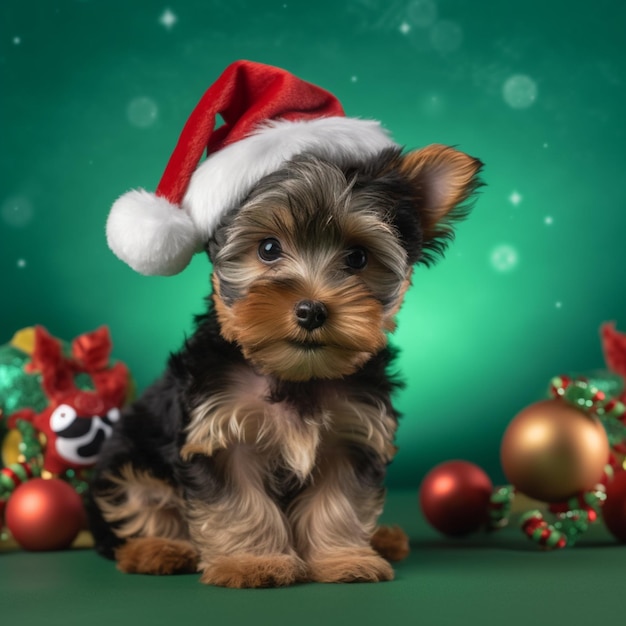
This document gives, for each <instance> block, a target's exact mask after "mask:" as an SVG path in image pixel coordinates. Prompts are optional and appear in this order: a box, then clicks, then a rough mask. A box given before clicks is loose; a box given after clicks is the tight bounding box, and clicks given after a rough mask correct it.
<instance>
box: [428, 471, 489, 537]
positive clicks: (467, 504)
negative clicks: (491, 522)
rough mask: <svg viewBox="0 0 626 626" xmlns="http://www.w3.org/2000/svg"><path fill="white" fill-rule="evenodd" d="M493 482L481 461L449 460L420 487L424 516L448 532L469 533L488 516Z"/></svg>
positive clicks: (438, 527) (479, 525)
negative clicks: (482, 466) (479, 465)
mask: <svg viewBox="0 0 626 626" xmlns="http://www.w3.org/2000/svg"><path fill="white" fill-rule="evenodd" d="M492 490H493V485H492V483H491V480H490V479H489V476H487V474H486V473H485V472H484V471H483V470H482V469H481V468H480V467H478V465H474V464H473V463H470V462H468V461H447V462H445V463H442V464H441V465H438V466H437V467H435V468H433V469H432V470H431V471H430V472H429V473H428V474H427V475H426V477H425V478H424V481H423V482H422V485H421V487H420V494H419V501H420V506H421V508H422V512H423V513H424V517H426V519H427V520H428V522H429V523H430V524H431V525H432V526H433V527H434V528H436V529H437V530H438V531H440V532H442V533H444V534H445V535H466V534H468V533H471V532H473V531H476V530H478V529H479V528H480V527H481V526H482V525H483V524H484V523H485V522H487V518H488V509H489V500H490V497H491V493H492Z"/></svg>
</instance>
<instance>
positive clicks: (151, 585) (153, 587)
mask: <svg viewBox="0 0 626 626" xmlns="http://www.w3.org/2000/svg"><path fill="white" fill-rule="evenodd" d="M384 521H386V522H387V523H398V524H400V525H401V526H402V527H403V528H404V529H405V530H406V531H407V532H408V534H409V536H410V537H411V548H412V550H411V554H410V556H409V557H408V558H407V559H406V560H405V561H403V562H401V563H399V564H397V565H396V579H395V580H394V581H393V582H388V583H379V584H350V585H322V584H303V585H299V586H295V587H290V588H286V589H253V590H231V589H220V588H215V587H207V586H204V585H202V584H200V583H199V582H198V576H197V575H195V574H194V575H185V576H171V577H152V576H137V575H125V574H121V573H120V572H118V571H117V570H116V569H115V566H114V564H113V563H111V562H110V561H107V560H105V559H102V558H101V557H99V556H97V555H96V554H95V552H93V551H92V550H73V551H66V552H57V553H28V552H21V551H15V552H7V553H0V616H1V617H0V620H1V621H0V623H2V624H3V625H7V626H35V625H39V624H40V625H42V626H44V625H45V626H75V625H76V626H78V625H80V626H100V625H105V624H106V625H110V626H125V625H126V624H137V625H139V626H143V625H144V624H150V625H152V624H154V625H157V626H162V625H167V626H169V625H172V626H182V625H183V624H190V623H193V624H206V625H215V624H254V625H259V626H262V625H265V624H268V625H270V624H271V625H273V626H280V625H282V624H285V625H290V626H291V625H293V626H308V625H316V626H330V625H333V624H339V625H342V626H344V625H345V626H352V625H354V624H360V625H370V624H381V625H385V626H387V625H391V624H420V625H424V626H439V625H441V626H443V625H446V626H447V625H464V624H472V625H473V624H476V625H480V626H487V625H491V624H494V625H496V624H497V625H498V626H507V625H510V626H513V625H517V624H519V625H524V626H538V625H542V624H559V625H577V624H581V625H582V624H584V625H589V624H594V623H604V622H605V621H606V620H610V621H611V622H614V623H620V621H621V620H623V619H624V616H625V615H626V602H625V598H624V595H625V594H624V580H625V578H624V572H625V571H626V546H625V545H618V544H617V543H616V542H615V541H614V540H612V538H611V537H610V536H609V535H608V534H607V533H606V531H605V530H604V528H603V527H601V526H600V525H598V526H597V527H594V529H593V530H592V532H590V533H589V534H588V535H587V536H586V537H585V538H584V540H583V541H581V542H580V543H579V545H577V546H576V547H574V548H569V549H565V550H561V551H558V552H550V553H546V552H542V551H540V550H539V549H538V548H536V547H535V546H534V544H532V543H531V542H530V541H529V540H527V539H525V538H524V537H523V536H522V535H521V534H520V532H519V531H518V530H516V529H515V528H509V529H506V530H504V531H500V532H499V533H498V534H496V535H476V536H473V537H471V538H470V539H463V540H450V539H446V538H443V537H441V536H439V535H438V534H437V533H436V532H435V531H433V530H432V529H430V528H429V527H427V526H426V524H425V523H424V521H423V520H422V519H421V516H420V513H419V511H418V506H417V498H416V493H413V492H396V493H392V494H390V496H389V498H388V504H387V507H386V510H385V514H384Z"/></svg>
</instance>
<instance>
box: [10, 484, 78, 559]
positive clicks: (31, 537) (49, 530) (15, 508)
mask: <svg viewBox="0 0 626 626" xmlns="http://www.w3.org/2000/svg"><path fill="white" fill-rule="evenodd" d="M5 517H6V525H7V528H8V529H9V530H10V531H11V534H12V535H13V538H14V539H15V540H16V541H17V543H19V544H20V546H21V547H22V548H25V549H26V550H63V549H65V548H69V546H70V545H71V543H72V541H74V539H75V538H76V535H77V534H78V531H79V530H80V529H81V527H82V526H83V524H84V521H85V510H84V508H83V503H82V501H81V499H80V496H79V495H78V494H77V493H76V491H74V489H73V488H72V487H71V485H69V484H68V483H66V482H64V481H62V480H60V479H57V478H52V479H50V480H44V479H43V478H33V479H32V480H29V481H28V482H26V483H23V484H21V485H20V486H19V487H18V488H17V489H16V490H15V491H14V492H13V494H12V495H11V498H10V499H9V501H8V502H7V504H6V516H5Z"/></svg>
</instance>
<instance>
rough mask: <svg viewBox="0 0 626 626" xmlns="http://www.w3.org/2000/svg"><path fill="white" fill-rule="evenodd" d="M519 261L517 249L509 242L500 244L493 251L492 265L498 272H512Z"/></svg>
mask: <svg viewBox="0 0 626 626" xmlns="http://www.w3.org/2000/svg"><path fill="white" fill-rule="evenodd" d="M518 263H519V256H518V254H517V250H516V249H515V248H514V247H513V246H511V245H509V244H506V243H505V244H500V245H499V246H496V247H495V248H494V249H493V250H492V251H491V266H492V267H493V268H494V269H495V270H496V271H498V272H502V273H505V272H510V271H511V270H513V269H514V268H515V267H517V264H518Z"/></svg>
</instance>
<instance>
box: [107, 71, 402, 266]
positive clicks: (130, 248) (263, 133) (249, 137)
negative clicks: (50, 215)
mask: <svg viewBox="0 0 626 626" xmlns="http://www.w3.org/2000/svg"><path fill="white" fill-rule="evenodd" d="M218 113H219V114H220V115H221V116H222V119H223V121H224V124H223V125H222V126H220V127H219V128H215V117H216V115H217V114H218ZM390 146H396V144H395V143H394V142H393V141H392V140H391V139H390V138H389V137H388V135H387V133H386V132H385V131H384V130H383V129H382V128H381V126H380V124H379V123H378V122H376V121H373V120H362V119H357V118H349V117H346V116H345V114H344V111H343V108H342V107H341V104H340V103H339V101H338V100H337V99H336V98H335V96H333V95H332V94H331V93H329V92H327V91H325V90H324V89H321V88H320V87H317V86H315V85H312V84H311V83H307V82H305V81H303V80H300V79H299V78H297V77H295V76H293V75H292V74H290V73H288V72H286V71H285V70H282V69H279V68H276V67H272V66H269V65H262V64H260V63H252V62H250V61H236V62H235V63H233V64H231V65H229V66H228V67H227V68H226V70H225V71H224V73H223V74H222V75H221V76H220V77H219V78H218V80H217V81H216V82H215V83H214V84H213V85H211V87H209V89H208V90H207V91H206V93H205V94H204V95H203V96H202V98H201V100H200V102H199V103H198V105H197V106H196V108H195V109H194V110H193V112H192V113H191V115H190V116H189V119H188V120H187V123H186V124H185V127H184V128H183V131H182V133H181V135H180V138H179V140H178V144H177V145H176V148H175V149H174V152H173V153H172V156H171V157H170V160H169V162H168V164H167V167H166V168H165V171H164V173H163V176H162V178H161V181H160V183H159V185H158V187H157V189H156V193H151V192H148V191H146V190H144V189H134V190H131V191H129V192H127V193H125V194H124V195H123V196H121V197H120V198H119V199H118V200H117V201H116V202H115V203H114V204H113V207H112V208H111V212H110V214H109V217H108V220H107V227H106V231H107V241H108V244H109V247H110V248H111V250H113V252H114V253H115V254H116V255H117V256H118V257H119V258H120V259H122V260H123V261H124V262H126V263H127V264H128V265H130V266H131V267H132V268H133V269H134V270H136V271H137V272H140V273H141V274H147V275H161V276H169V275H172V274H177V273H178V272H180V271H181V270H183V269H184V268H185V267H186V266H187V264H188V263H189V261H190V260H191V258H192V256H193V255H194V254H195V253H196V252H199V251H201V250H202V249H203V244H204V242H205V241H206V240H207V239H208V238H209V237H210V236H211V235H212V234H213V232H214V231H215V229H216V227H217V226H218V224H219V223H220V220H221V219H222V217H223V216H224V215H225V214H226V213H227V212H228V211H229V210H231V209H233V208H235V207H237V205H238V204H239V203H241V202H242V200H243V199H244V198H245V197H246V195H247V194H248V193H249V192H250V190H251V189H252V188H253V187H254V185H255V184H256V183H258V182H259V181H260V180H261V179H262V178H263V177H264V176H266V175H267V174H270V173H271V172H274V171H276V170H278V169H279V168H280V167H281V166H282V165H283V164H284V163H285V162H286V161H288V160H289V159H291V158H293V157H294V156H296V155H298V154H301V153H303V152H306V153H309V154H313V155H315V156H317V157H320V158H323V159H326V160H328V161H330V162H332V163H336V164H337V165H339V166H348V165H355V164H358V163H359V162H362V161H363V160H365V159H367V158H369V157H372V156H374V155H375V154H377V153H378V152H380V151H381V150H383V149H384V148H388V147H390ZM205 150H206V152H207V158H206V159H205V160H204V161H202V162H201V163H200V161H201V159H202V155H203V153H204V151H205Z"/></svg>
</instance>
